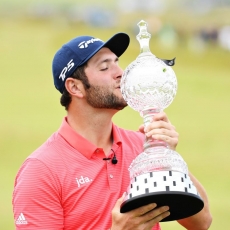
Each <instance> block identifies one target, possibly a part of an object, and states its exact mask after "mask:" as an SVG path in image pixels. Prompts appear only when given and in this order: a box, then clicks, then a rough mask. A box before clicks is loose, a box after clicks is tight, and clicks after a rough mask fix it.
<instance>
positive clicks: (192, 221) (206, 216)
mask: <svg viewBox="0 0 230 230" xmlns="http://www.w3.org/2000/svg"><path fill="white" fill-rule="evenodd" d="M189 176H190V178H191V180H192V181H193V184H194V185H195V186H196V188H197V190H198V192H199V194H200V196H201V198H202V199H203V201H204V208H203V209H202V210H201V211H200V212H199V213H197V214H195V215H193V216H190V217H188V218H185V219H181V220H178V223H180V224H181V225H182V226H184V227H185V228H186V229H188V230H207V229H208V228H209V227H210V225H211V223H212V216H211V213H210V210H209V203H208V197H207V194H206V192H205V189H204V188H203V186H202V185H201V184H200V182H199V181H198V180H197V179H196V178H195V177H194V176H193V175H192V174H191V173H189Z"/></svg>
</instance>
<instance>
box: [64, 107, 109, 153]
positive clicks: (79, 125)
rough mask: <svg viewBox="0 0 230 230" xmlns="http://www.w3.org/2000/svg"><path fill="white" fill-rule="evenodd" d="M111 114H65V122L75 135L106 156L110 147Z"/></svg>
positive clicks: (96, 112)
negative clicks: (100, 149)
mask: <svg viewBox="0 0 230 230" xmlns="http://www.w3.org/2000/svg"><path fill="white" fill-rule="evenodd" d="M112 115H113V114H112V113H111V114H110V113H108V112H107V113H106V112H105V113H103V110H100V111H99V112H98V111H94V112H93V111H91V113H87V114H84V113H82V112H78V113H71V112H68V114H67V122H68V123H69V125H70V126H71V127H72V129H74V130H75V131H76V132H77V133H79V134H80V135H81V136H83V137H84V138H85V139H87V140H88V141H90V142H91V143H93V144H94V145H96V146H97V147H99V148H103V149H104V152H105V154H106V155H107V154H108V153H109V151H110V149H111V147H112V144H113V138H112Z"/></svg>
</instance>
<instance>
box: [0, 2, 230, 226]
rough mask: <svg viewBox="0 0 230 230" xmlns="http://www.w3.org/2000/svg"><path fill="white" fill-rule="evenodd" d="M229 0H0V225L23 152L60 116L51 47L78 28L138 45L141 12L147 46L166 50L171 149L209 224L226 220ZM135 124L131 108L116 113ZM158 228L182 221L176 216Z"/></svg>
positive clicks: (134, 52) (127, 57)
mask: <svg viewBox="0 0 230 230" xmlns="http://www.w3.org/2000/svg"><path fill="white" fill-rule="evenodd" d="M229 15H230V0H203V1H198V0H193V1H189V0H183V1H182V0H154V1H153V0H142V1H139V0H110V1H107V0H98V1H96V2H95V1H94V0H84V1H80V0H74V1H73V0H65V1H61V0H45V1H44V0H43V1H42V0H37V1H32V0H20V1H17V0H16V1H12V0H0V55H1V59H0V60H1V61H0V70H1V77H0V85H1V92H2V93H1V95H2V97H1V98H0V105H1V110H0V111H1V112H0V229H1V230H10V229H14V219H13V213H12V204H11V199H12V191H13V185H14V178H15V175H16V173H17V171H18V169H19V167H20V165H21V164H22V162H23V161H24V160H25V158H26V157H27V156H28V155H29V154H30V153H31V152H32V151H34V150H35V149H36V148H37V147H38V146H39V145H41V144H42V143H43V142H44V141H45V140H46V139H47V138H48V137H49V136H50V135H51V133H53V132H55V131H56V130H57V129H58V128H59V125H60V124H61V121H62V118H63V116H65V114H66V113H65V110H64V108H63V107H62V106H61V105H60V104H59V98H60V94H59V92H58V91H57V90H55V88H54V86H53V81H52V74H51V62H52V59H53V55H54V54H55V52H56V51H57V50H58V49H59V47H60V46H61V45H62V44H63V43H65V42H67V41H69V40H70V39H72V38H73V37H76V36H78V35H92V36H95V37H99V38H101V39H103V40H107V39H108V38H110V37H111V36H112V35H113V34H114V33H117V32H126V33H128V34H129V35H130V37H131V44H130V46H129V48H128V50H127V52H126V53H125V54H124V55H123V56H122V57H121V58H120V65H121V66H122V67H123V68H125V67H126V66H127V65H128V64H129V63H130V62H132V61H133V60H134V59H135V58H136V57H137V56H138V54H139V44H138V42H137V40H136V38H135V36H136V35H137V33H138V27H137V23H138V22H139V21H140V20H141V19H143V20H145V21H147V22H148V30H149V32H150V33H151V34H152V38H151V41H150V48H151V51H152V53H154V54H155V55H156V56H157V57H160V58H164V59H172V58H174V57H176V65H175V66H174V67H173V69H174V71H175V72H176V74H177V78H178V91H177V95H176V98H175V100H174V101H173V103H172V104H171V105H170V106H169V107H168V108H167V109H166V110H165V112H166V113H167V114H168V116H169V118H170V120H171V122H172V123H173V124H174V125H175V126H176V129H177V131H178V132H179V134H180V139H179V145H178V148H177V151H178V152H179V153H180V154H181V155H182V156H183V158H184V159H185V161H186V162H187V164H188V166H189V169H190V171H191V172H192V173H193V174H194V175H195V176H196V177H197V178H198V179H199V180H200V182H201V183H202V184H203V186H204V187H205V188H206V191H207V193H208V196H209V201H210V207H211V211H212V215H213V223H212V226H211V228H210V229H211V230H219V229H229V220H228V218H229V210H230V199H229V189H230V176H229V175H230V167H229V163H230V156H229V155H228V154H229V150H228V149H229V147H228V141H229V138H230V129H229V128H230V127H229V124H230V122H229V113H230V105H229V103H230V90H229V87H230V16H229ZM114 122H115V123H116V124H118V125H120V126H121V127H123V128H127V129H132V130H137V129H138V127H139V125H140V124H142V119H141V117H140V115H139V114H138V113H137V112H135V111H133V110H131V109H130V108H126V109H124V110H123V111H122V112H120V113H118V114H117V115H116V116H115V117H114ZM162 229H163V230H169V229H170V230H172V229H173V230H174V229H175V230H177V229H178V230H180V229H183V228H182V227H180V226H179V225H178V224H177V223H176V222H166V223H162Z"/></svg>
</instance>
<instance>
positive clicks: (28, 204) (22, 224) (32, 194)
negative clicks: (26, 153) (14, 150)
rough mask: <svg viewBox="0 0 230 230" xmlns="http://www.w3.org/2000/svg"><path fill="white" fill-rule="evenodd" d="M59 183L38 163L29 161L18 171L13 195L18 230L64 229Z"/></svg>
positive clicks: (34, 160)
mask: <svg viewBox="0 0 230 230" xmlns="http://www.w3.org/2000/svg"><path fill="white" fill-rule="evenodd" d="M57 187H58V185H57V182H56V181H55V180H54V178H53V175H52V173H51V172H50V171H49V169H48V168H47V167H46V166H45V165H44V164H43V163H42V162H40V161H39V160H36V159H28V160H27V161H26V162H24V164H23V166H22V167H21V169H20V170H19V172H18V174H17V177H16V180H15V186H14V192H13V212H14V219H15V229H17V230H19V229H20V230H22V229H23V230H26V229H28V230H31V229H33V230H35V229H49V230H62V229H63V227H64V226H63V225H64V218H63V209H62V206H61V203H60V194H59V191H58V188H57Z"/></svg>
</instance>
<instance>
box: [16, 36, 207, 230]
mask: <svg viewBox="0 0 230 230" xmlns="http://www.w3.org/2000/svg"><path fill="white" fill-rule="evenodd" d="M128 45H129V37H128V35H127V34H124V33H118V34H116V35H114V36H113V37H112V38H111V39H109V40H108V41H107V42H105V43H104V42H103V41H101V40H100V39H97V38H93V37H90V36H80V37H77V38H75V39H73V40H71V41H69V42H68V43H66V44H65V45H63V46H62V47H61V48H60V49H59V50H58V51H57V53H56V54H55V56H54V60H53V77H54V85H55V87H56V88H57V89H58V90H59V91H60V92H61V94H62V96H61V104H62V105H63V106H64V107H65V109H66V111H67V116H66V117H65V118H64V119H63V122H62V124H61V127H60V128H59V130H58V131H57V132H56V133H54V134H53V135H52V136H51V137H50V138H49V139H48V140H47V141H46V142H45V143H44V144H43V145H42V146H41V147H39V148H38V149H37V150H36V151H34V152H33V153H32V154H31V155H30V156H29V157H28V158H27V159H26V161H25V162H24V164H23V165H22V166H21V168H20V170H19V172H18V174H17V177H16V180H15V188H14V193H13V209H14V218H15V225H16V229H30V230H31V229H33V230H35V229H46V230H51V229H52V230H59V229H65V230H70V229H71V230H76V229H82V230H86V229H98V230H102V229H103V230H104V229H112V230H118V229H119V230H121V229H124V230H125V229H154V230H159V229H160V225H159V221H161V220H162V219H163V218H165V217H166V216H168V215H170V210H169V208H168V207H167V206H166V207H157V204H149V205H146V206H143V207H140V208H138V209H135V210H133V211H129V212H127V213H120V205H121V204H122V202H123V199H124V192H125V191H126V189H127V187H128V185H129V172H128V167H129V165H130V164H131V162H132V160H133V159H134V158H135V157H136V156H137V155H138V154H139V153H141V152H142V149H143V142H144V134H145V135H147V136H148V137H150V136H152V138H154V139H157V140H163V141H165V142H167V144H168V146H169V147H170V148H172V149H175V148H176V146H177V143H178V133H177V132H176V131H175V128H174V126H173V125H171V124H170V122H169V120H168V118H167V116H166V114H165V113H160V114H158V115H156V116H155V117H154V120H153V122H152V123H151V124H150V125H149V126H148V127H146V128H145V129H144V127H143V126H141V127H140V130H139V132H134V131H128V130H124V129H122V128H119V127H117V126H116V125H115V124H113V123H112V120H111V119H112V117H113V115H114V114H115V113H117V112H118V111H119V110H122V109H123V108H124V107H126V106H127V104H126V102H125V101H124V99H123V97H122V94H121V91H120V80H121V76H122V73H123V71H122V69H121V68H120V67H119V65H118V57H120V56H121V55H122V54H123V52H124V51H125V50H126V48H127V47H128ZM191 178H192V180H193V182H194V184H195V185H196V187H197V189H198V191H199V193H200V194H201V196H202V198H203V200H204V202H205V206H204V208H203V210H202V211H201V212H199V213H198V214H196V215H194V216H192V217H189V218H186V219H183V220H180V221H179V223H180V224H182V225H183V226H184V227H185V228H187V229H190V230H192V229H195V230H199V229H208V227H209V225H210V223H211V216H210V213H209V207H208V201H207V196H206V193H205V191H204V189H203V188H202V186H201V185H200V183H199V182H198V181H197V180H196V179H195V178H194V177H193V176H192V175H191Z"/></svg>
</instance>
